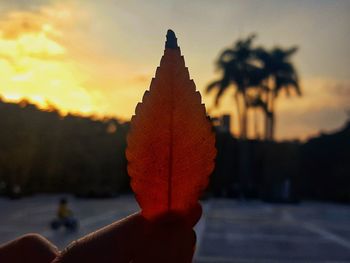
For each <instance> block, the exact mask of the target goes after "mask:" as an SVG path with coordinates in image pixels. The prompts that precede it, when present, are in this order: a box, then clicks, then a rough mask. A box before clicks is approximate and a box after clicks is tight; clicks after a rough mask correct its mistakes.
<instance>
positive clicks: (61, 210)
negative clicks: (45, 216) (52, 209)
mask: <svg viewBox="0 0 350 263" xmlns="http://www.w3.org/2000/svg"><path fill="white" fill-rule="evenodd" d="M72 216H73V212H72V210H70V209H69V208H68V202H67V199H66V198H61V200H60V203H59V205H58V210H57V217H58V218H59V219H61V220H66V219H68V218H70V217H72Z"/></svg>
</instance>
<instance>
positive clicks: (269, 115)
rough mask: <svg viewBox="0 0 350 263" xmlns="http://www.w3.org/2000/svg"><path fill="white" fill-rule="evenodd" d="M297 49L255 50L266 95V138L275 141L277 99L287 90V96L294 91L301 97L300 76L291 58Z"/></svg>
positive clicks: (263, 90)
mask: <svg viewBox="0 0 350 263" xmlns="http://www.w3.org/2000/svg"><path fill="white" fill-rule="evenodd" d="M297 50H298V49H297V47H291V48H289V49H282V48H280V47H275V48H273V49H272V50H270V51H267V50H265V49H264V48H258V49H256V50H255V56H256V58H257V60H258V63H259V64H261V70H262V71H261V73H262V75H263V79H262V80H261V84H260V85H261V88H262V92H263V93H264V98H263V101H264V103H265V105H264V107H263V109H264V112H265V116H266V119H265V138H266V139H267V140H273V139H274V129H275V99H276V98H277V96H278V95H279V93H280V91H281V90H285V91H286V93H287V95H289V94H290V91H291V90H292V89H294V90H295V91H296V93H297V94H298V95H301V90H300V86H299V79H298V74H297V72H296V70H295V68H294V66H293V64H292V63H291V61H290V58H291V56H292V55H293V54H295V52H296V51H297Z"/></svg>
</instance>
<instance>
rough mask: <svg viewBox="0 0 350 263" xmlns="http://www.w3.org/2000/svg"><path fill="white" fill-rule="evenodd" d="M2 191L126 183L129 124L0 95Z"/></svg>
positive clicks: (78, 189)
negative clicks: (42, 107)
mask: <svg viewBox="0 0 350 263" xmlns="http://www.w3.org/2000/svg"><path fill="white" fill-rule="evenodd" d="M0 122H1V125H0V192H2V193H7V194H9V193H12V192H18V191H21V192H22V193H24V194H26V193H34V192H73V193H76V194H83V195H99V194H103V195H106V194H115V193H118V192H121V191H124V190H125V189H128V176H127V172H126V159H125V155H124V151H125V147H126V134H127V130H128V125H127V124H122V123H120V122H119V121H118V120H116V119H104V120H97V119H94V118H92V117H90V118H88V117H81V116H75V115H70V114H69V115H67V116H61V115H60V114H59V112H58V111H56V110H54V109H52V110H50V111H43V110H39V109H38V108H37V107H36V106H35V105H32V104H29V103H27V102H25V101H22V102H21V103H20V104H15V103H5V102H3V101H1V100H0Z"/></svg>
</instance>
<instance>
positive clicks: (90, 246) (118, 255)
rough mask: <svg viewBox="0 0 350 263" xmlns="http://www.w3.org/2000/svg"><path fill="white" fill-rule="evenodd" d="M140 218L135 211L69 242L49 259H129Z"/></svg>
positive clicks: (63, 262)
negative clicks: (69, 243) (57, 254)
mask: <svg viewBox="0 0 350 263" xmlns="http://www.w3.org/2000/svg"><path fill="white" fill-rule="evenodd" d="M144 221H145V220H144V219H143V217H142V216H141V215H140V214H139V213H137V214H134V215H131V216H129V217H127V218H125V219H123V220H120V221H117V222H115V223H113V224H111V225H109V226H106V227H104V228H102V229H100V230H97V231H95V232H93V233H91V234H89V235H87V236H85V237H83V238H81V239H79V240H77V241H74V242H73V243H71V245H69V246H68V248H66V249H65V250H64V251H62V253H61V254H60V255H59V256H58V257H57V258H56V259H55V260H54V261H53V263H73V262H74V263H75V262H84V263H95V262H98V263H110V262H118V263H124V262H125V263H129V262H130V261H131V259H132V255H133V253H134V252H133V251H134V247H135V244H134V242H135V240H138V237H139V236H140V235H141V234H140V233H142V229H143V224H144Z"/></svg>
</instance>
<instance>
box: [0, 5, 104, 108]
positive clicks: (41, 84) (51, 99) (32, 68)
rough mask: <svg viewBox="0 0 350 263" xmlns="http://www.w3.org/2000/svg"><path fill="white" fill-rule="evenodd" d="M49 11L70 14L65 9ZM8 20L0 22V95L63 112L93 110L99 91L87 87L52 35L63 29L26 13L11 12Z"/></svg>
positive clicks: (57, 13)
mask: <svg viewBox="0 0 350 263" xmlns="http://www.w3.org/2000/svg"><path fill="white" fill-rule="evenodd" d="M49 11H50V10H49V9H47V10H46V11H45V12H49ZM50 12H51V15H56V16H58V17H59V18H64V19H66V18H67V17H69V12H68V11H66V10H63V11H62V10H61V11H57V12H56V13H55V12H53V11H52V10H51V11H50ZM8 19H9V21H5V22H4V21H2V22H1V23H0V74H1V78H0V96H1V97H2V98H3V99H4V100H6V101H13V102H18V101H20V100H21V99H27V100H28V101H30V102H31V103H35V104H37V105H38V106H39V107H40V108H47V107H49V106H50V105H55V106H56V107H58V109H59V110H60V111H61V112H62V113H63V114H65V113H67V112H68V111H70V112H79V113H91V112H93V111H96V109H97V108H98V107H97V106H98V105H97V104H98V102H97V100H96V98H95V97H98V92H97V93H96V92H95V93H94V94H93V93H91V92H89V91H88V90H87V89H86V87H85V86H84V85H83V83H84V81H85V80H86V77H85V76H84V74H83V73H82V72H80V71H79V70H78V69H77V67H76V65H75V64H74V61H71V60H70V59H69V58H68V57H67V50H66V48H65V47H64V46H63V45H62V44H61V43H60V42H59V41H57V40H56V39H55V38H54V37H52V36H55V37H57V36H59V35H61V34H62V32H61V31H60V30H58V29H57V28H55V26H54V25H53V24H51V23H49V22H48V21H45V19H43V18H42V17H39V18H38V17H35V16H33V15H29V14H27V13H24V14H21V13H18V12H17V13H15V14H12V15H11V14H10V15H9V17H8Z"/></svg>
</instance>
